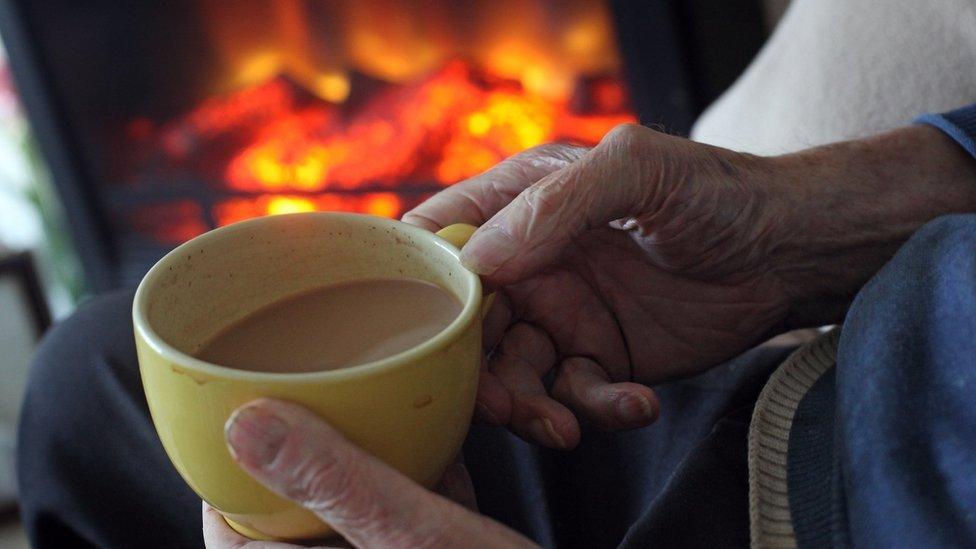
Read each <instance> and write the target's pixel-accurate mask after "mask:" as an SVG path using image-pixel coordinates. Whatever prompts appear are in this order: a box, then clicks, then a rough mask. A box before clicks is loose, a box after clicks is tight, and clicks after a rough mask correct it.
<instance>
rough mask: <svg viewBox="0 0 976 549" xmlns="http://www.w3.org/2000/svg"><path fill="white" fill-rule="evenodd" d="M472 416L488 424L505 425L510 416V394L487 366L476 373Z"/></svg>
mask: <svg viewBox="0 0 976 549" xmlns="http://www.w3.org/2000/svg"><path fill="white" fill-rule="evenodd" d="M486 361H487V359H486ZM474 417H475V419H476V420H477V421H479V422H481V423H487V424H488V425H507V424H508V422H509V420H510V419H511V417H512V395H511V394H510V393H509V392H508V389H507V388H506V387H505V385H504V384H503V383H502V382H501V380H500V379H498V376H496V375H495V374H494V373H492V372H491V371H489V370H488V369H487V368H483V369H482V370H481V372H479V373H478V393H477V396H476V397H475V403H474Z"/></svg>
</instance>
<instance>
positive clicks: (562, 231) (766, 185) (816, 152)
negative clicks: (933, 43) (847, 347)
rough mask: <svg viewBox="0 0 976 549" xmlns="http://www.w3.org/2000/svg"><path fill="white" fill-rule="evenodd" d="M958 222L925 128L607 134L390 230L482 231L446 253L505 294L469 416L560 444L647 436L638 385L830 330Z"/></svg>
mask: <svg viewBox="0 0 976 549" xmlns="http://www.w3.org/2000/svg"><path fill="white" fill-rule="evenodd" d="M969 112H970V113H972V109H970V111H969ZM971 211H976V161H974V160H973V158H972V156H971V155H970V154H968V153H967V152H966V151H965V150H964V149H963V148H962V147H960V146H959V144H957V143H956V142H954V141H953V139H951V138H949V137H947V135H946V134H945V133H943V132H942V131H939V130H937V129H935V128H933V127H930V126H927V125H917V126H910V127H905V128H902V129H898V130H894V131H891V132H888V133H885V134H882V135H878V136H875V137H870V138H867V139H862V140H856V141H849V142H845V143H838V144H834V145H829V146H825V147H820V148H815V149H810V150H807V151H803V152H800V153H796V154H790V155H786V156H780V157H756V156H750V155H745V154H740V153H736V152H733V151H730V150H726V149H719V148H714V147H710V146H705V145H701V144H697V143H694V142H691V141H688V140H685V139H680V138H677V137H670V136H667V135H663V134H661V133H658V132H654V131H652V130H649V129H647V128H642V127H638V126H624V127H620V128H618V129H617V130H615V131H613V132H611V133H610V134H609V135H607V136H606V138H605V139H604V140H603V141H602V142H601V143H600V144H599V145H598V146H596V147H595V148H593V149H591V150H584V149H580V148H572V147H565V146H553V145H548V146H545V147H541V148H539V149H535V150H531V151H527V152H525V153H522V154H521V155H518V156H516V157H513V158H511V159H509V160H507V161H505V162H503V163H502V164H500V165H499V166H497V167H496V168H494V169H492V170H490V171H488V172H487V173H485V174H483V175H481V176H479V177H476V178H474V179H472V180H469V181H466V182H463V183H461V184H459V185H456V186H454V187H451V188H449V189H447V190H445V191H443V192H441V193H440V194H439V195H437V196H435V197H434V198H432V199H431V200H429V201H428V202H426V203H424V204H422V205H421V206H419V207H418V208H417V209H415V210H414V211H412V212H410V213H408V214H407V215H406V216H405V217H404V219H405V220H406V221H408V222H411V223H416V224H419V225H422V226H424V227H427V228H429V229H432V230H433V229H437V228H439V227H441V226H443V225H446V224H449V223H454V222H459V221H463V222H467V223H472V224H479V225H482V227H481V229H480V230H479V231H478V232H476V233H475V235H474V237H473V238H472V239H471V241H470V242H469V244H468V245H467V247H466V248H465V249H464V251H463V256H462V257H463V259H464V261H465V262H466V264H467V265H468V266H469V267H470V268H472V269H474V270H475V271H477V272H479V273H480V274H482V275H483V276H484V277H485V278H486V279H487V280H488V282H489V283H490V284H493V285H495V286H496V287H499V288H500V292H501V294H502V297H501V299H498V300H496V303H497V304H498V305H497V306H496V310H495V311H493V312H492V314H491V315H490V316H489V319H488V322H487V326H486V338H485V339H486V350H492V351H493V352H492V353H491V359H490V361H489V363H488V368H487V369H486V370H485V371H484V372H483V374H482V382H481V386H480V389H479V397H478V402H479V407H478V410H479V413H480V417H481V418H482V419H483V420H485V421H487V422H489V423H495V424H503V425H508V426H509V427H510V428H512V429H513V430H514V431H515V432H516V433H518V434H521V435H522V436H523V437H525V438H527V439H529V440H532V441H534V442H537V443H540V444H544V445H547V446H553V447H561V448H566V447H572V446H574V445H575V444H576V442H577V441H578V438H579V427H578V423H577V419H576V418H577V416H585V417H587V418H588V419H590V420H592V421H594V422H595V423H596V424H598V425H601V426H603V427H606V428H627V427H635V426H639V425H645V424H647V423H650V422H651V421H652V420H653V417H654V414H655V413H656V408H655V406H656V405H655V402H654V398H653V395H652V394H650V390H649V389H648V388H647V387H646V385H643V384H650V383H655V382H659V381H661V380H664V379H668V378H674V377H680V376H688V375H693V374H696V373H700V372H702V371H704V370H705V369H707V368H709V367H711V366H713V365H716V364H718V363H720V362H721V361H723V360H725V359H728V358H730V357H732V356H734V355H736V354H738V353H740V352H742V351H744V350H746V349H747V348H749V347H750V346H753V345H755V344H756V343H758V342H760V341H762V340H763V339H764V338H766V337H769V336H770V335H772V334H775V333H778V332H781V331H783V330H786V329H788V328H796V327H802V326H816V325H821V324H825V323H830V322H835V321H839V320H841V318H842V317H843V314H844V311H845V310H846V307H847V305H848V304H849V302H850V300H851V298H852V297H853V296H854V294H855V293H856V292H857V290H858V289H859V288H860V287H861V285H862V284H863V283H864V282H865V281H866V280H867V279H868V278H869V277H870V276H871V275H872V274H873V273H874V272H876V271H877V269H879V268H880V267H881V266H882V265H883V264H884V263H885V262H886V261H887V260H888V258H889V257H891V255H892V254H893V253H894V252H895V250H896V249H897V248H898V247H899V245H900V244H901V243H902V242H904V241H905V240H906V239H907V238H908V237H909V236H910V235H911V234H912V232H913V231H915V230H916V229H917V228H919V227H920V226H921V225H922V224H923V223H925V222H926V221H928V220H930V219H933V218H935V217H937V216H939V215H942V214H947V213H951V212H971ZM547 380H548V381H551V384H550V383H547ZM634 381H636V382H639V383H640V384H638V383H631V382H634Z"/></svg>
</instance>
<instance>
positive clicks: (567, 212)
mask: <svg viewBox="0 0 976 549" xmlns="http://www.w3.org/2000/svg"><path fill="white" fill-rule="evenodd" d="M677 139H678V138H672V137H668V136H664V135H663V134H659V133H657V132H654V131H653V130H650V129H648V128H643V127H640V126H634V125H621V126H618V127H617V128H614V129H613V130H612V131H610V132H609V133H608V134H607V135H606V136H605V137H604V138H603V140H601V141H600V143H599V144H598V145H597V146H596V147H595V148H593V149H591V150H590V151H589V152H587V153H586V154H584V155H583V156H582V157H581V158H580V159H579V160H578V161H577V162H575V163H572V164H570V165H568V166H566V167H564V168H562V169H561V170H559V171H556V172H553V173H550V174H549V175H547V176H546V177H543V178H542V179H541V180H539V182H538V183H535V184H534V185H532V186H531V187H528V188H526V189H525V190H524V191H522V192H521V193H520V194H519V195H518V196H517V197H516V198H515V199H514V200H512V201H511V202H510V203H509V204H508V205H507V206H505V207H504V208H502V209H501V210H500V211H499V212H498V213H497V214H495V215H494V216H493V217H492V218H491V219H490V220H489V221H487V222H486V223H485V224H484V225H482V226H481V228H479V229H478V230H477V231H476V232H475V233H474V235H473V236H472V237H471V240H470V241H469V242H468V244H467V246H465V247H464V249H463V250H462V253H461V259H462V261H463V262H464V264H465V265H466V266H467V267H468V268H469V269H471V270H473V271H475V272H476V273H478V274H480V275H482V276H484V277H486V278H487V281H488V282H489V283H492V284H496V285H504V284H509V283H512V282H515V281H518V280H522V279H524V278H525V277H527V276H530V275H532V274H534V273H535V272H537V271H539V270H540V269H541V268H543V267H544V266H546V265H548V264H549V263H551V262H552V261H553V259H554V258H555V257H556V256H558V255H559V253H560V252H561V251H562V250H563V249H564V248H565V247H566V245H567V244H568V243H569V242H570V241H571V240H572V239H573V238H575V237H576V236H578V235H580V234H581V233H583V232H585V231H587V230H589V229H591V228H593V227H597V226H605V225H606V224H607V223H609V222H610V221H613V220H615V219H619V218H621V217H625V216H627V215H628V214H631V213H635V212H646V211H647V209H648V208H647V207H646V206H647V205H648V203H649V202H650V201H652V200H653V198H654V197H655V194H656V193H655V187H656V185H657V183H658V182H659V180H660V172H661V169H660V167H661V165H662V164H665V162H663V161H662V160H661V159H654V158H648V157H649V156H651V154H650V153H654V152H657V151H658V150H664V149H667V148H668V145H671V144H672V142H673V141H675V140H677Z"/></svg>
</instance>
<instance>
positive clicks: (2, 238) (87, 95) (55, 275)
mask: <svg viewBox="0 0 976 549" xmlns="http://www.w3.org/2000/svg"><path fill="white" fill-rule="evenodd" d="M786 4H787V0H768V1H765V2H764V1H762V0H723V1H722V2H715V1H709V0H645V1H625V0H609V1H599V0H554V1H544V0H538V1H530V0H518V1H516V0H493V1H490V0H461V1H450V2H449V1H446V0H444V1H427V2H415V1H392V0H389V1H325V0H278V1H275V0H240V1H237V2H233V3H231V2H223V1H221V0H199V1H186V0H167V1H160V2H148V1H147V2H141V1H137V2H125V3H118V2H107V1H95V2H85V3H80V2H72V1H69V0H0V44H2V46H0V547H8V546H9V547H14V546H18V545H23V544H25V543H26V542H25V541H24V538H23V534H22V532H21V531H20V530H19V529H18V526H17V521H16V517H17V514H16V494H17V487H16V483H15V480H14V478H15V476H14V450H15V441H16V437H15V431H16V424H17V415H18V411H19V408H20V404H21V401H22V393H23V390H24V387H25V383H26V380H27V377H28V375H29V370H30V361H31V356H32V354H33V352H34V349H35V347H36V345H37V343H38V341H39V339H40V338H41V337H42V335H43V333H44V331H45V330H46V329H47V327H48V326H49V325H50V324H51V322H57V320H58V319H60V318H63V317H65V316H66V315H69V314H70V313H71V312H72V310H73V309H74V308H76V307H77V306H79V304H81V303H83V301H84V300H85V299H86V298H87V297H89V296H91V295H94V294H97V293H99V292H106V291H111V290H113V289H118V288H125V287H132V286H134V285H135V284H137V283H138V281H139V279H140V278H141V277H142V275H143V274H144V273H145V272H146V270H147V269H148V268H149V267H150V266H151V265H152V264H153V263H154V262H155V261H156V260H158V259H159V258H160V257H161V256H162V255H163V254H165V253H166V252H167V251H169V250H171V249H172V248H173V247H174V246H176V245H178V244H180V243H181V242H183V241H185V240H187V239H190V238H192V237H194V236H197V235H199V234H201V233H203V232H205V231H207V230H210V229H213V228H215V227H218V226H222V225H226V224H228V223H233V222H235V221H239V220H242V219H246V218H249V217H254V216H259V215H273V214H278V213H289V212H300V211H313V210H345V211H358V212H365V213H370V214H374V215H381V216H388V217H399V216H400V215H401V214H402V213H404V212H405V211H406V210H408V209H410V208H411V207H413V206H414V205H416V204H417V203H419V202H421V201H423V200H424V199H426V198H427V197H429V196H430V195H432V194H433V193H435V192H437V191H438V190H439V189H441V188H443V187H445V186H447V185H450V184H452V183H455V182H457V181H459V180H461V179H464V178H466V177H469V176H471V175H474V174H477V173H479V172H481V171H483V170H484V169H486V168H488V167H490V166H491V165H493V164H494V163H496V162H498V161H500V160H501V159H503V158H505V157H507V156H509V155H511V154H514V153H516V152H519V151H521V150H524V149H527V148H529V147H532V146H535V145H538V144H541V143H544V142H548V141H555V140H562V141H573V142H577V143H580V144H588V145H592V144H595V143H596V142H597V141H599V139H600V137H601V136H602V135H603V134H604V133H605V132H606V131H607V130H609V129H610V128H612V127H613V126H614V125H616V124H619V123H622V122H639V123H642V124H646V125H653V126H656V127H659V128H661V129H664V130H666V131H668V132H671V133H676V134H687V132H688V131H689V129H690V127H691V124H692V122H693V121H694V119H695V117H696V116H697V115H698V114H699V113H700V112H701V111H702V110H703V109H704V108H705V107H706V106H707V105H708V104H709V103H710V102H711V101H712V100H713V99H714V98H716V97H717V96H718V95H719V94H720V93H721V92H722V91H723V90H724V89H726V88H727V87H728V86H729V85H730V84H731V83H732V82H733V81H734V80H735V78H736V77H737V76H738V75H739V74H740V73H741V71H742V70H743V69H744V68H745V66H746V65H747V64H748V62H749V61H750V60H751V59H752V57H753V56H754V55H755V54H756V52H757V51H758V49H759V48H760V47H761V46H762V44H763V42H764V41H765V39H766V37H767V36H768V34H769V32H770V30H771V29H772V28H773V26H774V25H775V22H776V21H777V20H778V18H779V16H780V15H781V14H782V12H783V10H784V9H785V7H786ZM52 405H54V404H52Z"/></svg>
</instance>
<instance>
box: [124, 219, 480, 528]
mask: <svg viewBox="0 0 976 549" xmlns="http://www.w3.org/2000/svg"><path fill="white" fill-rule="evenodd" d="M472 230H473V228H472V227H469V226H452V227H448V228H446V229H444V230H443V231H441V233H439V234H442V235H443V236H444V238H441V237H439V236H435V235H433V234H431V233H429V232H426V231H424V230H423V229H419V228H417V227H413V226H410V225H407V224H404V223H401V222H398V221H392V220H388V219H382V218H376V217H371V216H366V215H359V214H345V213H331V212H330V213H325V212H317V213H301V214H293V215H282V216H272V217H263V218H257V219H252V220H248V221H244V222H241V223H237V224H234V225H229V226H227V227H222V228H220V229H217V230H214V231H211V232H209V233H207V234H204V235H202V236H199V237H197V238H195V239H193V240H191V241H189V242H187V243H185V244H183V245H182V246H180V247H178V248H176V249H175V250H173V251H172V252H170V253H169V254H168V255H166V257H164V258H163V259H161V260H160V261H159V263H157V264H156V265H155V266H154V267H153V268H152V269H151V270H150V271H149V273H148V274H147V275H146V276H145V278H144V279H143V280H142V283H141V284H140V285H139V289H138V291H137V292H136V298H135V303H134V305H133V324H134V326H135V336H136V348H137V351H138V355H139V368H140V371H141V373H142V381H143V386H144V388H145V391H146V398H147V400H148V402H149V409H150V412H151V413H152V417H153V422H154V423H155V425H156V430H157V432H158V433H159V437H160V440H161V441H162V443H163V447H164V448H165V449H166V452H167V454H169V457H170V459H171V460H172V461H173V464H174V465H175V466H176V469H177V470H178V471H179V473H180V474H181V475H182V476H183V478H184V479H185V480H186V481H187V483H188V484H189V485H190V486H191V487H192V488H193V489H194V490H195V491H196V492H197V494H199V495H200V497H202V498H203V499H205V500H206V501H207V502H208V503H210V504H211V505H212V506H213V507H214V508H215V509H217V510H219V511H220V512H221V513H222V514H223V515H224V517H225V518H226V519H227V520H228V523H229V524H231V526H233V527H234V528H235V529H237V530H238V531H240V532H242V533H244V534H245V535H248V536H250V537H253V538H258V539H281V540H306V539H315V538H321V537H324V536H326V535H328V534H329V533H330V529H329V527H328V526H327V525H326V524H324V523H322V522H321V521H319V520H318V519H317V518H316V517H315V516H314V515H312V514H311V513H309V512H308V511H305V510H304V509H302V508H300V507H298V506H296V505H294V504H292V503H290V502H288V501H285V500H284V499H282V498H280V497H278V496H276V495H275V494H273V493H271V492H270V491H268V490H266V489H265V488H263V487H262V486H260V485H259V484H258V483H257V482H255V481H254V480H253V479H251V478H250V477H249V476H247V475H246V474H245V473H244V471H243V470H241V469H240V468H239V467H238V466H237V464H236V463H234V461H233V460H232V459H231V457H230V454H229V452H228V450H227V446H226V445H225V442H224V433H223V428H224V423H225V422H226V421H227V418H228V417H229V416H230V414H231V412H232V411H233V410H234V409H236V408H237V407H238V406H240V405H242V404H244V403H246V402H249V401H251V400H253V399H255V398H258V397H274V398H280V399H284V400H288V401H292V402H296V403H299V404H302V405H303V406H306V407H307V408H309V409H311V410H313V411H314V412H316V413H317V414H318V415H320V416H321V417H322V418H324V419H325V420H327V421H328V422H329V423H331V424H332V425H333V426H335V427H336V428H338V429H339V430H341V431H342V432H343V433H344V434H345V435H346V436H347V437H348V438H349V439H350V440H352V441H353V442H355V443H356V444H358V445H359V446H361V447H363V448H364V449H366V450H368V451H369V452H371V453H373V454H374V455H376V456H377V457H379V458H380V459H382V460H383V461H385V462H387V463H389V464H390V465H392V466H393V467H395V468H397V469H398V470H400V471H401V472H403V473H404V474H406V475H407V476H409V477H410V478H412V479H414V480H416V481H417V482H420V483H422V484H425V485H428V486H430V485H431V484H432V483H434V482H435V481H436V480H437V479H438V478H439V477H440V475H441V473H442V472H443V470H444V468H445V467H446V466H447V464H448V463H449V461H450V460H451V459H452V458H453V456H454V455H455V454H456V453H457V451H458V450H459V448H460V446H461V443H462V441H463V439H464V436H465V433H466V432H467V427H468V423H469V421H470V418H471V413H472V410H473V407H474V396H475V390H476V385H477V375H478V367H479V362H480V359H481V351H480V347H481V314H480V309H481V303H482V297H481V284H480V281H479V280H478V277H477V276H475V275H474V274H472V273H471V272H469V271H467V270H466V269H464V268H463V267H462V266H461V264H460V262H459V261H458V247H459V246H461V245H463V243H464V242H465V241H466V240H467V238H468V237H469V236H470V234H471V232H472ZM396 276H406V277H414V278H419V279H422V280H427V281H430V282H434V283H437V284H439V285H441V286H442V287H443V288H445V289H447V290H449V291H451V292H452V293H454V295H456V296H457V298H458V299H459V300H460V301H461V303H462V304H463V309H462V311H461V314H460V315H459V316H458V318H457V319H455V321H454V322H453V323H452V324H450V325H449V326H448V327H447V328H446V329H445V330H444V331H443V332H441V333H440V334H438V335H437V336H435V337H433V338H431V339H430V340H428V341H426V342H424V343H422V344H420V345H418V346H417V347H414V348H412V349H409V350H407V351H404V352H402V353H400V354H397V355H394V356H391V357H387V358H385V359H382V360H378V361H375V362H371V363H367V364H362V365H359V366H354V367H351V368H344V369H341V370H333V371H323V372H311V373H295V374H281V373H267V372H252V371H245V370H235V369H233V368H232V366H233V365H230V364H229V365H216V364H209V363H206V362H203V361H201V360H198V359H195V358H193V355H194V354H195V353H196V352H197V351H198V350H199V349H200V347H201V346H202V345H203V344H204V343H205V342H206V341H207V340H208V339H209V338H210V337H211V336H213V335H214V334H215V333H216V332H217V331H219V330H221V329H222V328H224V327H226V326H227V325H229V324H231V323H233V322H235V321H237V320H239V319H240V318H242V317H243V316H245V315H247V314H249V313H251V312H253V311H255V310H256V309H258V308H260V307H262V306H264V305H267V304H269V303H271V302H273V301H276V300H278V299H281V298H283V297H286V296H289V295H292V294H295V293H299V292H304V291H307V290H310V289H312V288H316V287H320V286H323V285H325V284H330V283H336V282H342V281H345V280H351V279H357V278H379V277H396ZM323 329H328V328H327V327H323ZM226 366H231V367H226Z"/></svg>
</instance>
